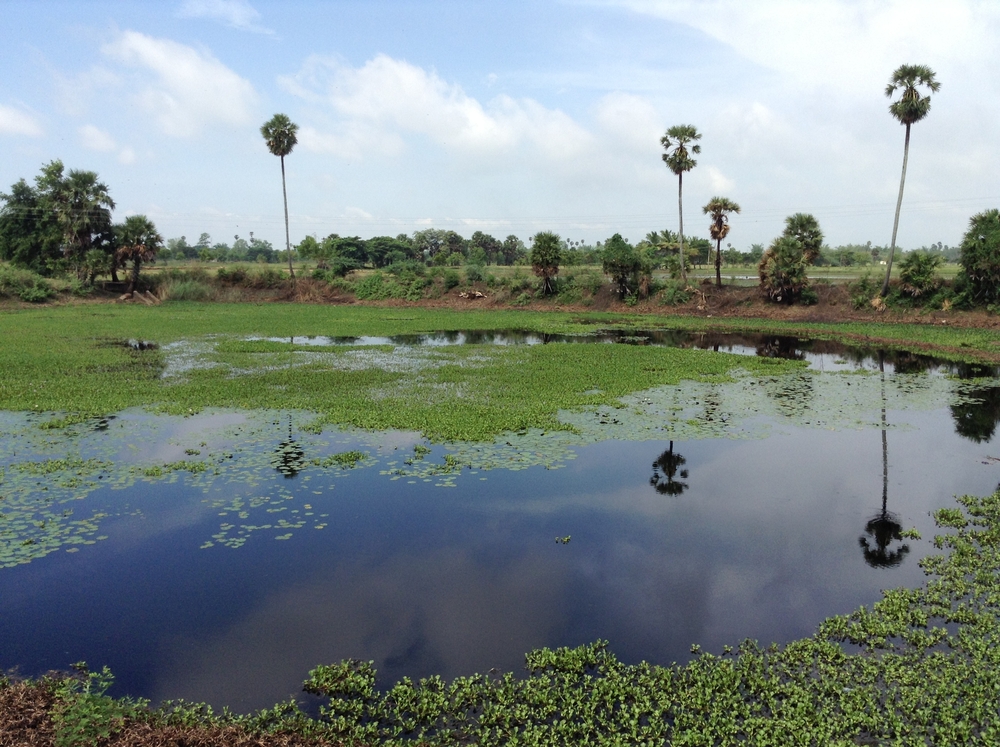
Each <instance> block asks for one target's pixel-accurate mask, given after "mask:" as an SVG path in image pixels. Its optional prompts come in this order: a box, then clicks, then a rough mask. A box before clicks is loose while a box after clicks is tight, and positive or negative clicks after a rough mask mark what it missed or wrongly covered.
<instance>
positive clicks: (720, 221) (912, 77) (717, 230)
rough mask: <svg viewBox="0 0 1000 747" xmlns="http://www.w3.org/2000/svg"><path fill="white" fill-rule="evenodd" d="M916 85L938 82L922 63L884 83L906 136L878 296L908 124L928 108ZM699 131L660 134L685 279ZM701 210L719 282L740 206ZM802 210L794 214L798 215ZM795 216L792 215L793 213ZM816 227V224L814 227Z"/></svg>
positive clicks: (725, 202) (723, 202)
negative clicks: (690, 176) (672, 182)
mask: <svg viewBox="0 0 1000 747" xmlns="http://www.w3.org/2000/svg"><path fill="white" fill-rule="evenodd" d="M920 87H923V88H926V89H928V90H929V91H930V92H931V93H936V92H937V91H938V90H939V89H940V88H941V84H940V83H938V81H937V80H936V78H935V74H934V71H933V70H931V69H930V68H929V67H927V66H926V65H900V66H899V67H898V68H896V70H895V71H894V72H893V73H892V77H891V78H890V79H889V84H888V85H887V86H886V87H885V95H886V96H888V97H889V98H892V96H893V95H894V94H895V93H896V92H897V91H898V92H900V97H899V99H898V100H896V101H894V102H893V103H892V104H891V105H890V106H889V113H890V114H891V115H892V116H893V117H895V118H896V119H897V120H898V121H899V123H900V124H902V125H905V126H906V139H905V141H904V144H903V173H902V175H901V176H900V179H899V197H898V198H897V200H896V216H895V219H894V220H893V224H892V243H891V245H890V247H889V259H888V261H887V262H886V269H885V280H884V282H883V284H882V291H881V294H880V295H881V296H885V295H886V294H887V293H888V292H889V274H890V273H891V272H892V259H893V255H894V254H895V251H896V232H897V230H898V228H899V211H900V207H902V204H903V184H904V183H905V181H906V162H907V159H908V158H909V153H910V126H911V125H913V124H914V123H916V122H919V121H920V120H921V119H923V118H924V117H926V116H927V113H928V112H929V111H930V108H931V97H930V95H929V94H928V95H926V96H923V95H921V92H920ZM700 139H701V133H699V132H698V130H697V129H696V128H695V127H694V126H693V125H687V124H685V125H675V126H674V127H671V128H670V129H668V130H667V132H666V134H665V135H664V136H663V137H661V138H660V144H661V145H662V146H663V148H664V150H665V153H663V155H662V158H663V162H664V163H665V164H666V165H667V168H669V169H670V170H671V171H672V172H673V173H674V174H676V175H677V214H678V222H679V229H680V230H679V235H680V242H679V243H680V247H679V255H678V258H679V260H680V274H681V280H686V279H687V273H686V271H685V268H684V201H683V191H684V173H685V172H687V171H690V170H691V169H693V168H694V167H695V166H696V165H697V163H698V162H697V161H695V160H694V158H692V154H698V153H701V146H700V145H698V143H697V141H698V140H700ZM702 211H703V212H704V213H706V214H709V215H711V216H712V223H711V226H710V229H709V230H710V232H711V236H712V238H713V239H714V240H715V242H716V250H715V282H716V284H717V285H719V286H721V285H722V270H721V267H722V239H724V238H725V237H726V236H727V235H728V233H729V215H730V214H731V213H739V212H740V206H739V205H738V204H736V203H735V202H733V201H732V200H730V199H729V198H727V197H713V198H712V199H711V200H709V202H708V204H707V205H705V206H704V207H703V208H702ZM800 215H802V214H797V216H800ZM793 217H796V216H793ZM817 230H818V228H817Z"/></svg>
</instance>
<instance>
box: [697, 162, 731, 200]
mask: <svg viewBox="0 0 1000 747" xmlns="http://www.w3.org/2000/svg"><path fill="white" fill-rule="evenodd" d="M705 171H706V172H707V173H708V183H709V184H711V185H712V190H713V191H714V192H715V193H716V194H719V193H725V192H731V191H732V190H733V188H734V187H735V186H736V182H734V181H733V180H732V179H730V178H729V177H727V176H726V175H725V174H723V173H722V172H721V171H719V169H718V168H716V167H715V166H708V167H706V169H705Z"/></svg>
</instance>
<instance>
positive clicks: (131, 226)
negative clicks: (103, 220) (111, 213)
mask: <svg viewBox="0 0 1000 747" xmlns="http://www.w3.org/2000/svg"><path fill="white" fill-rule="evenodd" d="M115 244H116V246H117V248H116V251H115V255H116V257H117V260H118V262H119V263H121V265H123V266H124V265H125V264H126V263H127V262H129V261H131V262H132V271H131V273H130V274H129V285H128V293H135V289H136V286H138V284H139V270H140V268H141V267H142V263H143V262H153V261H155V260H156V254H157V252H159V251H160V249H162V248H163V237H162V236H160V234H159V233H158V232H157V231H156V226H155V225H153V221H151V220H150V219H149V218H147V217H146V216H145V215H130V216H129V217H127V218H126V219H125V222H124V223H119V224H118V225H116V226H115Z"/></svg>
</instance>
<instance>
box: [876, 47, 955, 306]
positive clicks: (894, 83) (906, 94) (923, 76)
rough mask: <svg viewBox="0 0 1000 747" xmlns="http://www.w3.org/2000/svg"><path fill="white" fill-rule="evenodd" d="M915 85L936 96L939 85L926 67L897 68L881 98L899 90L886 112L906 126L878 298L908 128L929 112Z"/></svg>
mask: <svg viewBox="0 0 1000 747" xmlns="http://www.w3.org/2000/svg"><path fill="white" fill-rule="evenodd" d="M917 86H926V87H927V88H928V89H930V91H931V92H932V93H937V92H938V91H939V90H940V88H941V84H940V83H938V82H937V80H935V78H934V71H933V70H931V69H930V68H929V67H927V66H926V65H900V66H899V67H897V68H896V70H895V72H893V74H892V77H891V78H890V79H889V84H888V85H887V86H886V87H885V95H886V96H888V97H889V98H892V95H893V94H894V93H895V92H896V91H897V90H901V91H902V94H901V95H900V97H899V100H898V101H894V102H892V104H890V105H889V113H890V114H891V115H892V116H893V117H895V118H896V119H898V120H899V123H900V124H903V125H906V140H905V141H904V142H903V173H902V175H901V176H900V177H899V197H898V198H897V199H896V218H895V220H894V221H893V223H892V244H891V245H890V247H889V261H888V262H887V263H886V267H885V282H883V283H882V295H883V296H884V295H885V294H886V293H888V292H889V273H890V272H892V256H893V254H895V252H896V229H898V228H899V209H900V208H901V207H902V206H903V183H904V182H905V181H906V159H907V158H908V157H909V155H910V125H912V124H913V123H914V122H919V121H920V120H921V119H923V118H924V117H926V116H927V112H929V111H930V110H931V97H930V96H929V95H928V96H921V95H920V91H918V90H917Z"/></svg>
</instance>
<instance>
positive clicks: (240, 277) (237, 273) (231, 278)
mask: <svg viewBox="0 0 1000 747" xmlns="http://www.w3.org/2000/svg"><path fill="white" fill-rule="evenodd" d="M247 276H248V274H247V268H246V267H245V266H243V265H236V266H235V267H233V268H232V269H227V268H225V267H220V268H219V271H218V272H216V273H215V278H216V280H217V281H218V282H220V283H222V284H224V285H244V284H245V283H246V281H247Z"/></svg>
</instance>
